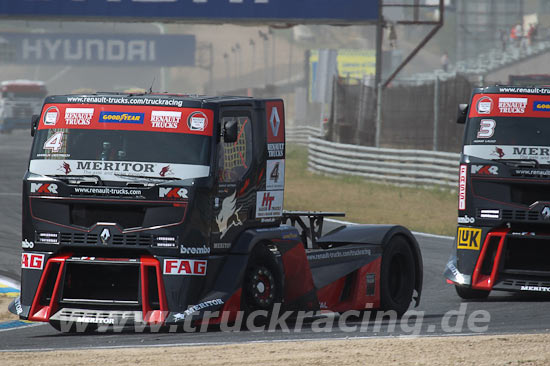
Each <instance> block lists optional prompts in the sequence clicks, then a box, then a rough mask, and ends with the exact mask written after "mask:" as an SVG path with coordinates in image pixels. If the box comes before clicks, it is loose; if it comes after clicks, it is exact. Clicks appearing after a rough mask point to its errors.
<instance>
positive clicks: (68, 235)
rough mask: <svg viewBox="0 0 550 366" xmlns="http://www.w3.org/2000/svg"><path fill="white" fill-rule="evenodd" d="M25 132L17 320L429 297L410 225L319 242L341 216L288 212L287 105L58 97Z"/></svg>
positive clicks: (345, 306)
mask: <svg viewBox="0 0 550 366" xmlns="http://www.w3.org/2000/svg"><path fill="white" fill-rule="evenodd" d="M31 124H32V127H31V133H32V134H33V135H34V141H33V146H32V152H31V157H30V162H29V166H28V171H27V173H26V174H25V177H24V182H23V213H22V219H23V228H22V246H23V253H22V264H21V266H22V270H21V272H22V274H21V280H22V282H21V296H20V297H19V298H17V299H16V300H15V301H14V302H13V303H12V304H11V305H10V310H11V311H12V312H14V313H16V314H18V315H19V316H20V318H22V319H28V320H32V321H41V322H49V323H50V324H52V325H53V326H54V327H55V328H56V329H58V330H63V331H75V329H82V326H85V327H86V326H90V327H92V328H93V327H94V326H95V327H97V326H98V325H121V324H122V325H130V326H131V325H134V326H135V325H138V324H139V325H148V324H149V325H151V324H162V325H174V324H176V325H177V324H181V323H183V322H185V321H188V320H189V319H191V321H196V322H208V324H220V323H225V322H233V321H235V319H236V317H237V316H238V315H239V314H241V315H242V314H245V315H246V314H252V313H255V311H256V310H262V311H266V312H269V311H271V310H273V308H274V306H275V305H276V304H280V306H281V307H280V309H285V310H292V311H295V310H308V311H309V310H321V309H322V310H327V311H334V312H342V311H346V310H364V309H368V310H370V309H384V310H394V311H396V312H397V313H398V314H403V313H404V312H405V311H406V310H407V308H408V307H409V305H410V303H411V301H413V300H415V301H416V304H418V302H419V301H420V294H421V288H422V258H421V255H420V250H419V248H418V244H417V242H416V240H415V239H414V237H413V236H412V235H411V233H410V232H409V230H407V229H406V228H404V227H402V226H396V225H349V226H341V227H338V228H336V229H335V230H333V231H331V232H329V233H327V234H325V235H322V227H323V225H322V224H323V218H324V217H326V216H337V215H338V213H331V212H309V211H300V212H286V211H283V193H284V187H285V176H284V172H285V114H284V107H283V102H282V100H279V99H254V98H245V97H242V98H240V97H205V96H188V95H169V94H140V95H131V94H108V93H103V94H93V95H66V96H50V97H47V98H46V100H45V102H44V106H43V108H42V112H41V114H40V115H39V116H35V117H34V118H33V120H32V123H31ZM327 193H329V192H327ZM306 223H309V225H306ZM207 312H210V313H212V312H214V314H218V315H216V316H209V317H206V316H205V314H206V313H207ZM256 313H257V312H256ZM260 320H261V319H260ZM79 327H80V328H79Z"/></svg>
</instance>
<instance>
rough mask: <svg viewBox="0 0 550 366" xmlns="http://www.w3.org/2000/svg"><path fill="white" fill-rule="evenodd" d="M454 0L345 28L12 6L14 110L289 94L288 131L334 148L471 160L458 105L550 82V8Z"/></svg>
mask: <svg viewBox="0 0 550 366" xmlns="http://www.w3.org/2000/svg"><path fill="white" fill-rule="evenodd" d="M125 1H126V0H125ZM256 1H257V0H256ZM441 1H442V4H441V6H440V0H400V1H393V0H384V1H383V2H381V3H380V4H381V8H380V12H381V13H382V14H381V15H382V16H381V17H379V20H380V21H367V22H357V21H349V22H346V25H335V24H331V25H329V24H319V23H322V22H321V21H318V20H317V21H309V22H303V23H304V24H296V23H300V22H292V23H291V24H287V23H284V22H283V23H280V24H278V23H274V22H262V21H258V20H256V21H254V20H250V21H247V22H241V23H240V24H239V25H237V24H217V23H218V21H217V20H201V21H198V22H187V21H186V22H173V21H171V22H164V23H161V22H159V23H155V22H150V21H149V20H147V21H142V22H130V21H126V19H123V18H121V21H116V22H115V21H107V22H99V21H97V18H93V19H91V20H90V21H71V20H70V17H69V18H67V17H65V18H63V19H62V20H60V19H58V17H56V16H55V9H52V12H51V14H53V15H52V16H51V17H48V16H46V17H42V18H37V17H14V16H10V15H9V14H8V15H6V13H7V12H8V11H9V10H10V9H9V6H10V5H9V3H10V2H7V3H6V2H5V3H3V5H2V6H3V8H2V7H0V14H4V16H3V17H2V20H1V22H0V81H1V82H3V83H4V84H3V86H2V88H3V89H2V90H3V100H7V99H9V98H8V97H9V96H13V95H15V94H16V93H17V92H16V91H17V90H19V91H18V92H19V93H23V94H25V93H26V96H27V97H30V96H31V95H33V94H34V95H40V96H41V97H43V95H42V94H44V93H46V92H47V93H48V94H65V93H89V92H95V91H118V92H125V91H140V90H141V91H143V90H149V89H151V90H153V91H158V92H162V91H167V92H172V93H190V94H208V95H223V94H231V95H249V96H256V97H282V98H284V100H285V104H286V112H287V120H288V123H289V127H301V126H309V127H312V128H315V131H316V132H315V134H318V135H321V136H324V137H325V138H326V139H328V140H331V141H335V142H342V143H350V144H358V145H364V146H377V147H400V148H414V149H425V150H437V151H447V152H458V151H459V150H460V143H461V140H462V128H463V127H462V126H458V125H456V124H455V123H454V119H455V115H456V107H457V104H458V103H465V102H468V99H469V96H470V93H471V91H472V88H473V87H476V86H481V85H489V84H495V83H499V84H545V83H546V84H550V70H549V69H548V66H547V65H548V64H550V57H549V56H548V55H549V53H548V51H549V50H550V40H549V39H548V36H549V34H550V33H549V32H550V2H549V1H545V0H460V1H459V0H441ZM148 2H154V1H152V0H148ZM159 2H162V1H159ZM195 2H196V1H195ZM233 2H235V1H233ZM236 2H237V3H238V2H242V1H236ZM11 3H12V4H13V2H11ZM53 3H55V1H54V2H53ZM6 4H7V5H6ZM375 6H377V5H375ZM442 10H443V11H442ZM38 19H44V20H38ZM199 23H200V24H199ZM262 23H263V24H262ZM326 23H334V21H332V22H328V21H327V22H326ZM377 35H379V37H378V38H377ZM377 48H378V50H377ZM377 51H378V52H377ZM416 51H417V53H416V54H414V57H410V60H408V58H409V56H410V55H411V53H414V52H416ZM377 54H378V55H380V56H379V57H380V59H379V60H378V61H379V65H378V67H379V70H380V73H379V75H378V76H377V74H376V70H377ZM405 61H408V62H406V63H404V62H405ZM396 70H398V72H397V73H396V74H395V71H396ZM390 79H391V80H390ZM17 80H28V81H39V82H41V83H42V84H41V85H39V86H36V85H35V86H32V85H31V84H32V83H31V84H28V83H27V84H28V85H27V86H21V84H24V82H19V84H18V83H17V82H15V83H13V82H12V83H11V84H10V82H9V81H17ZM10 85H11V86H10ZM37 85H38V84H37ZM377 86H379V87H377ZM10 93H11V94H10ZM14 93H15V94H14ZM0 103H2V102H1V101H0ZM5 103H7V101H6V102H5ZM29 105H30V104H29ZM0 108H1V105H0ZM29 108H31V107H29ZM32 108H35V107H32ZM0 118H1V117H0ZM311 131H313V130H311Z"/></svg>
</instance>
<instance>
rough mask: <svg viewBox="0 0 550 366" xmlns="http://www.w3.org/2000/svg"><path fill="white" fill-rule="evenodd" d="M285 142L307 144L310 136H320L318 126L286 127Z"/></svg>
mask: <svg viewBox="0 0 550 366" xmlns="http://www.w3.org/2000/svg"><path fill="white" fill-rule="evenodd" d="M285 132H286V133H285V135H286V142H289V143H295V144H298V145H307V144H308V138H309V137H310V136H314V137H321V132H320V130H319V128H316V127H312V126H300V127H288V126H287V128H286V131H285Z"/></svg>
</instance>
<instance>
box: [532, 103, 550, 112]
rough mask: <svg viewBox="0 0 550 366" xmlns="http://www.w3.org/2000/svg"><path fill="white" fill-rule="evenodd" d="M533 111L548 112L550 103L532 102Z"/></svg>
mask: <svg viewBox="0 0 550 366" xmlns="http://www.w3.org/2000/svg"><path fill="white" fill-rule="evenodd" d="M533 110H534V111H541V112H550V102H548V101H546V102H540V101H534V102H533Z"/></svg>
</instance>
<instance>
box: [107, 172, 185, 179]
mask: <svg viewBox="0 0 550 366" xmlns="http://www.w3.org/2000/svg"><path fill="white" fill-rule="evenodd" d="M115 175H116V176H117V177H125V178H134V179H136V180H140V179H145V180H160V181H168V180H181V178H177V177H150V176H148V175H134V174H122V173H115Z"/></svg>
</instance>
